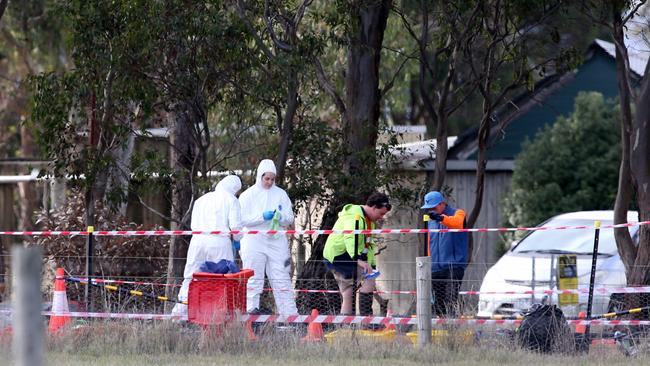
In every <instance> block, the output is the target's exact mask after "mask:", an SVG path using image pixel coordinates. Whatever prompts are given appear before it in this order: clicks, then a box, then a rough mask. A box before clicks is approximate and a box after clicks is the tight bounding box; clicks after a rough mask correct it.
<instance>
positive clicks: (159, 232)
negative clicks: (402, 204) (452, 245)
mask: <svg viewBox="0 0 650 366" xmlns="http://www.w3.org/2000/svg"><path fill="white" fill-rule="evenodd" d="M649 224H650V221H641V222H629V223H625V224H618V225H602V226H601V227H600V229H613V228H622V227H632V226H639V225H649ZM581 229H596V227H595V226H589V225H578V226H540V227H516V228H507V227H499V228H476V229H374V230H230V231H227V230H224V231H220V230H216V231H191V230H132V231H126V230H113V231H94V232H92V234H93V235H96V236H178V235H231V234H247V235H258V234H267V235H274V234H280V235H331V234H372V235H385V234H425V233H427V232H431V233H465V232H507V231H539V230H581ZM90 233H91V232H89V231H0V235H28V236H77V235H82V236H86V235H89V234H90Z"/></svg>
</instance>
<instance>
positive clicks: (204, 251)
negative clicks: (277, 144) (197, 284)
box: [172, 175, 241, 315]
mask: <svg viewBox="0 0 650 366" xmlns="http://www.w3.org/2000/svg"><path fill="white" fill-rule="evenodd" d="M240 189H241V180H240V179H239V177H237V176H236V175H229V176H227V177H225V178H223V179H222V180H221V181H220V182H219V184H217V186H216V188H215V189H214V191H212V192H208V193H206V194H204V195H203V196H201V197H199V198H198V199H197V200H196V201H195V202H194V207H193V208H192V222H191V227H192V231H217V230H220V231H230V230H240V229H241V209H240V206H239V201H238V200H237V197H236V196H235V194H237V192H239V190H240ZM232 239H233V242H232V243H231V240H230V235H192V240H191V241H190V247H189V249H188V250H187V261H186V262H185V270H184V272H183V285H182V286H181V289H180V291H179V292H178V300H179V301H187V297H188V291H189V287H190V282H191V281H192V275H193V274H194V273H195V272H198V271H199V268H200V267H201V265H202V264H203V263H204V262H206V261H211V262H215V263H217V262H219V261H220V260H222V259H227V260H230V261H233V260H234V257H233V247H236V246H237V245H238V244H239V243H238V242H239V240H240V239H241V234H238V235H233V237H232ZM172 314H174V315H185V314H187V305H184V304H180V303H178V304H176V305H175V306H174V309H172Z"/></svg>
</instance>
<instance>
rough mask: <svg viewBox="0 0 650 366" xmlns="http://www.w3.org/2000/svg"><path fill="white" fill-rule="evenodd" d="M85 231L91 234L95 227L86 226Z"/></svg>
mask: <svg viewBox="0 0 650 366" xmlns="http://www.w3.org/2000/svg"><path fill="white" fill-rule="evenodd" d="M86 231H87V232H89V233H92V232H94V231H95V227H94V226H88V228H87V229H86Z"/></svg>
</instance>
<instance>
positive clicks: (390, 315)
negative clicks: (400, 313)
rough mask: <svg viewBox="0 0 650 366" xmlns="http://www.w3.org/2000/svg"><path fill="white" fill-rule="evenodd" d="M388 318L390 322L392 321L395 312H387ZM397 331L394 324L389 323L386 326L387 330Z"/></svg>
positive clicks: (389, 310)
mask: <svg viewBox="0 0 650 366" xmlns="http://www.w3.org/2000/svg"><path fill="white" fill-rule="evenodd" d="M386 317H387V318H388V319H389V320H390V319H392V318H393V310H391V309H388V310H387V311H386ZM396 329H397V328H396V327H395V324H393V323H388V324H387V325H386V330H396Z"/></svg>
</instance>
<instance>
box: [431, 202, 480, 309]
mask: <svg viewBox="0 0 650 366" xmlns="http://www.w3.org/2000/svg"><path fill="white" fill-rule="evenodd" d="M422 209H423V210H425V211H426V212H427V213H428V214H429V229H464V228H465V211H464V210H462V209H459V208H454V207H452V206H450V205H449V204H447V201H446V200H445V197H444V196H443V195H442V194H441V193H440V192H438V191H432V192H429V193H427V194H426V195H425V196H424V205H423V206H422ZM428 250H429V255H430V256H431V290H432V291H433V313H434V314H435V315H437V316H439V317H440V316H446V315H451V314H454V313H455V312H456V310H457V309H458V292H459V291H460V285H461V282H462V280H463V276H464V275H465V268H466V267H467V262H468V261H469V233H467V232H462V233H458V232H456V233H454V232H430V233H429V246H428Z"/></svg>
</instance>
